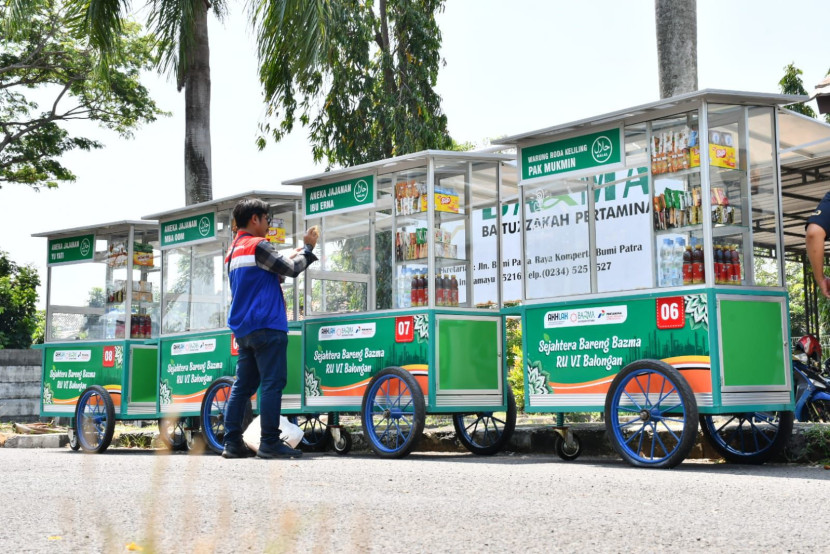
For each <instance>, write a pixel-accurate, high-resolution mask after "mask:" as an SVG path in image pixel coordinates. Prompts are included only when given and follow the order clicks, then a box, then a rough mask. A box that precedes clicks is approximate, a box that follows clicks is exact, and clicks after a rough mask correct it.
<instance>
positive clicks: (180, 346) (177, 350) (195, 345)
mask: <svg viewBox="0 0 830 554" xmlns="http://www.w3.org/2000/svg"><path fill="white" fill-rule="evenodd" d="M214 350H216V339H206V340H190V341H187V342H174V343H173V344H172V345H170V355H171V356H181V355H182V354H198V353H199V352H213V351H214Z"/></svg>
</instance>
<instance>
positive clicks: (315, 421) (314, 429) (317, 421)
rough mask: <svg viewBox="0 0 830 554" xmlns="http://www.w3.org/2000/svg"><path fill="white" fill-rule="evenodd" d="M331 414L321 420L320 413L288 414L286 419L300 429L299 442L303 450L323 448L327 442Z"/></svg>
mask: <svg viewBox="0 0 830 554" xmlns="http://www.w3.org/2000/svg"><path fill="white" fill-rule="evenodd" d="M331 420H332V417H331V415H328V416H327V419H326V421H323V420H322V418H321V414H298V415H295V416H290V417H289V418H288V421H290V422H291V423H293V424H294V425H296V426H297V427H299V428H300V429H302V431H303V440H302V441H301V442H300V444H301V445H302V446H303V449H304V450H311V451H320V450H325V449H326V445H327V444H328V442H329V425H328V422H329V421H331Z"/></svg>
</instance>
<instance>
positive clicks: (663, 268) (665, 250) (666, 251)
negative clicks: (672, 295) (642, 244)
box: [659, 239, 672, 287]
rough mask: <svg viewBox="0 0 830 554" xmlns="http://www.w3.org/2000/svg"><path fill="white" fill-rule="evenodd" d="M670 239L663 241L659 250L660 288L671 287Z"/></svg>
mask: <svg viewBox="0 0 830 554" xmlns="http://www.w3.org/2000/svg"><path fill="white" fill-rule="evenodd" d="M671 251H672V241H671V239H663V246H662V247H661V248H660V281H659V285H660V286H661V287H669V286H671Z"/></svg>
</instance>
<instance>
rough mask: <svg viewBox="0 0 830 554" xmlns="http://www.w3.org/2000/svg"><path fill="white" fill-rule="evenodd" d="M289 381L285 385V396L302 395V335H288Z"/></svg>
mask: <svg viewBox="0 0 830 554" xmlns="http://www.w3.org/2000/svg"><path fill="white" fill-rule="evenodd" d="M286 357H287V358H288V380H287V381H286V383H285V389H283V391H282V393H283V394H300V393H302V391H303V390H302V386H303V336H302V335H301V334H295V335H292V334H290V333H289V335H288V348H287V352H286Z"/></svg>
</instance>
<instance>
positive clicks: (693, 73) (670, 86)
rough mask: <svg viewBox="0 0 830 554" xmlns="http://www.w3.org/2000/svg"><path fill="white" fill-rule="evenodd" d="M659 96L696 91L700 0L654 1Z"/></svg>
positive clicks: (667, 96)
mask: <svg viewBox="0 0 830 554" xmlns="http://www.w3.org/2000/svg"><path fill="white" fill-rule="evenodd" d="M654 12H655V19H656V22H657V65H658V68H659V71H660V98H670V97H672V96H677V95H678V94H684V93H687V92H694V91H696V90H697V2H696V0H654Z"/></svg>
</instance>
